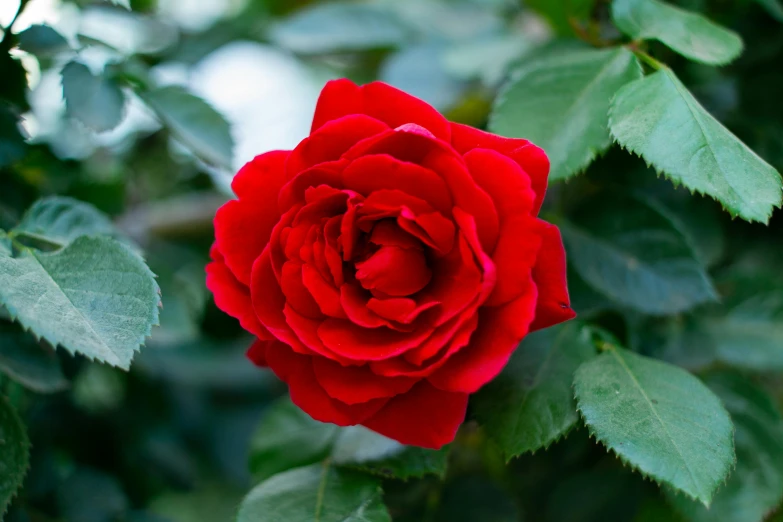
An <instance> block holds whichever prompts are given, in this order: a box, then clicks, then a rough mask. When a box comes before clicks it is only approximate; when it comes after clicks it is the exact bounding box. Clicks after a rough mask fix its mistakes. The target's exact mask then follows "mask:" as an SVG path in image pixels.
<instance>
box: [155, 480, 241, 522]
mask: <svg viewBox="0 0 783 522" xmlns="http://www.w3.org/2000/svg"><path fill="white" fill-rule="evenodd" d="M244 493H245V492H244V491H237V488H236V486H233V485H230V484H223V483H216V484H209V483H208V484H198V485H197V487H195V488H193V490H192V491H187V492H184V493H180V492H178V491H168V492H166V493H164V494H163V495H161V496H159V497H157V498H155V499H154V500H153V501H152V503H151V505H150V506H149V510H150V511H151V512H152V513H155V515H159V516H161V517H165V518H163V520H164V521H166V522H230V521H232V520H234V518H235V515H236V511H237V505H239V502H240V501H241V500H242V497H243V496H244ZM156 520H157V519H156Z"/></svg>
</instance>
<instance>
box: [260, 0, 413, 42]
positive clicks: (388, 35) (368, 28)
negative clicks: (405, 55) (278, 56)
mask: <svg viewBox="0 0 783 522" xmlns="http://www.w3.org/2000/svg"><path fill="white" fill-rule="evenodd" d="M271 36H272V40H273V41H274V42H275V43H276V44H278V45H280V46H282V47H285V48H288V49H290V50H292V51H294V52H297V53H303V54H327V53H333V52H337V51H362V50H367V49H378V48H385V47H397V46H400V45H402V44H403V43H405V40H406V37H407V32H406V28H405V26H404V25H403V24H402V22H401V21H400V20H399V19H398V17H397V16H395V14H394V13H393V12H391V11H390V10H388V9H386V8H384V7H381V6H377V5H372V4H366V3H352V2H333V3H324V4H316V5H313V6H312V7H308V8H305V9H302V10H300V11H297V12H296V13H295V14H293V15H292V16H290V17H289V18H287V19H285V20H284V21H282V22H280V23H279V24H278V25H276V26H275V27H274V29H273V30H272V34H271Z"/></svg>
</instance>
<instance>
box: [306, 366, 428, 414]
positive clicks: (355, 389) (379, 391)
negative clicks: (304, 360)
mask: <svg viewBox="0 0 783 522" xmlns="http://www.w3.org/2000/svg"><path fill="white" fill-rule="evenodd" d="M313 370H315V378H316V379H317V380H318V384H320V385H321V387H322V388H323V389H324V390H325V391H326V393H327V394H328V395H329V396H330V397H332V398H333V399H337V400H338V401H340V402H344V403H345V404H359V403H363V402H367V401H371V400H373V399H380V398H383V397H392V396H394V395H399V394H400V393H405V392H407V391H408V390H410V389H411V388H412V387H413V385H414V384H416V381H417V380H418V379H412V378H409V377H381V376H379V375H375V374H374V373H372V372H371V371H370V369H369V368H368V367H367V366H343V365H341V364H339V363H336V362H334V361H331V360H329V359H324V358H322V357H316V358H314V359H313Z"/></svg>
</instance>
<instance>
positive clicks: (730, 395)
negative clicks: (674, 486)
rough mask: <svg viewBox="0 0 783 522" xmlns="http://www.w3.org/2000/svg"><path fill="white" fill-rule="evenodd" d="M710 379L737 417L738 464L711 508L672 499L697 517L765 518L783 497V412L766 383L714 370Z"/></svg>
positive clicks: (713, 520)
mask: <svg viewBox="0 0 783 522" xmlns="http://www.w3.org/2000/svg"><path fill="white" fill-rule="evenodd" d="M707 384H708V385H709V386H710V388H712V390H713V391H714V392H715V393H717V394H718V396H719V397H720V398H721V399H722V400H723V403H724V404H725V405H726V408H727V409H728V410H729V413H730V414H731V417H732V420H733V421H734V427H735V433H734V439H735V440H736V445H737V467H736V468H735V469H734V471H733V472H732V473H731V475H730V476H729V480H728V481H727V482H726V484H725V485H723V486H722V487H721V488H720V489H719V490H718V492H717V493H716V494H715V498H714V499H713V501H712V505H711V506H710V509H709V510H707V509H705V508H704V507H703V506H702V505H700V504H698V503H696V502H692V501H689V500H688V499H686V498H684V497H681V496H678V495H669V499H670V500H671V502H672V503H673V504H674V506H675V507H676V508H677V509H678V510H679V511H680V512H681V513H682V515H683V516H684V517H685V519H686V520H689V521H692V522H702V521H703V522H761V521H762V520H764V519H765V517H766V516H767V514H769V513H770V512H771V511H772V510H774V509H775V508H776V507H777V506H778V504H779V503H780V501H781V500H783V445H781V443H780V441H783V418H781V416H780V412H779V411H778V408H777V407H776V406H775V403H774V401H773V400H772V398H771V397H769V395H767V392H766V391H765V390H764V389H763V388H760V387H758V386H756V385H755V384H753V383H752V382H750V381H748V380H746V379H745V378H743V377H741V376H739V375H737V374H731V373H722V374H717V375H712V376H709V377H708V378H707Z"/></svg>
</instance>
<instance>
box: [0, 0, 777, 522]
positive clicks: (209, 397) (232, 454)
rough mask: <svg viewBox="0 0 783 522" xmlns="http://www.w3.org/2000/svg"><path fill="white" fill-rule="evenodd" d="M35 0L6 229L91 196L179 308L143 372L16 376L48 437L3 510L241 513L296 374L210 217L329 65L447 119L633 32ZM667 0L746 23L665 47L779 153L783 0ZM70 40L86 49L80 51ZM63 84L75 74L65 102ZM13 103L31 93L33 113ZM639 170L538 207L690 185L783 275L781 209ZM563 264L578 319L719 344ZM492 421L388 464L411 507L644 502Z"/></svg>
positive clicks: (191, 520) (599, 175)
mask: <svg viewBox="0 0 783 522" xmlns="http://www.w3.org/2000/svg"><path fill="white" fill-rule="evenodd" d="M22 3H23V7H24V9H23V10H22V11H21V14H19V15H18V16H17V13H18V12H19V10H20V1H19V0H0V28H6V30H8V27H9V25H10V24H11V23H12V22H13V26H12V28H11V29H10V30H11V31H12V32H13V33H14V34H19V35H20V37H19V41H20V45H19V46H18V47H15V48H14V49H12V50H11V51H10V53H11V56H12V57H13V59H12V60H11V61H10V62H9V61H8V58H7V57H6V56H5V55H6V51H8V49H0V51H1V52H0V60H2V62H0V98H4V99H6V100H9V101H10V104H8V106H6V105H0V138H2V139H0V176H1V177H0V228H8V227H10V226H12V225H13V223H15V222H16V221H17V220H18V219H19V217H20V216H21V214H22V213H23V212H24V210H25V209H26V208H28V207H29V206H30V204H31V203H32V202H33V201H35V200H36V199H38V198H39V197H41V196H46V195H51V194H59V195H63V196H69V197H73V198H77V199H79V200H82V201H87V202H89V203H92V204H93V205H95V206H96V207H98V208H99V209H100V210H102V211H104V212H105V213H107V214H108V215H109V216H111V217H112V218H113V219H114V220H115V221H116V222H117V223H118V224H119V227H120V229H121V230H122V232H123V233H124V234H126V235H127V236H129V237H130V238H131V239H132V240H133V241H135V242H136V243H138V244H139V245H141V247H142V248H143V249H144V252H145V255H146V258H147V260H148V262H149V264H150V267H151V268H152V270H153V271H154V272H155V273H156V274H157V275H158V281H159V283H160V286H161V288H162V295H163V309H162V312H161V325H160V327H157V328H155V329H154V330H153V335H152V337H151V339H149V340H148V342H147V345H146V347H144V348H143V349H142V351H141V353H140V354H139V355H137V357H136V359H135V360H134V364H133V367H132V370H131V371H130V372H129V373H124V372H121V371H119V370H115V369H113V368H110V367H108V366H105V365H100V364H94V363H91V362H89V361H87V360H86V359H82V358H78V357H77V358H74V357H71V356H68V355H63V354H62V353H59V352H58V355H59V357H60V362H61V368H62V369H61V372H62V375H61V380H60V385H59V386H57V387H54V388H51V389H47V390H45V391H47V392H50V393H49V394H48V395H46V396H45V397H44V398H41V397H40V396H38V397H34V398H33V397H32V396H29V395H25V394H23V393H22V391H21V390H18V391H17V400H18V401H21V402H22V403H24V404H26V406H27V410H26V411H27V414H26V420H27V422H28V426H29V430H30V436H31V439H32V443H33V448H34V450H33V453H32V459H33V462H32V467H31V470H30V473H29V474H28V476H27V479H26V483H25V487H24V489H23V491H22V492H21V494H20V497H19V498H18V499H17V500H16V501H15V502H14V503H13V504H12V508H11V512H10V513H9V514H8V515H7V518H6V520H8V521H10V522H54V521H67V522H110V521H126V522H166V521H168V522H229V521H231V520H233V517H234V514H235V510H236V506H237V505H238V503H239V501H240V500H241V498H242V496H243V495H244V494H245V493H246V492H247V491H248V490H249V489H250V487H251V485H252V484H253V480H252V477H251V474H250V472H249V471H248V465H247V460H248V454H249V448H250V447H251V444H252V437H253V432H254V430H255V428H256V426H257V425H258V422H259V419H260V418H261V416H262V413H263V410H264V408H265V407H266V406H267V405H268V404H269V403H270V402H271V401H272V400H273V399H274V398H276V397H279V396H280V395H282V394H284V393H285V389H284V387H283V386H282V385H280V384H279V383H278V382H277V381H276V379H275V378H274V377H273V376H271V375H270V374H268V373H266V372H265V371H262V370H259V369H257V368H254V367H253V366H252V365H251V364H250V363H248V362H247V361H246V360H245V358H244V351H245V349H246V348H247V346H249V343H250V341H251V340H250V339H249V338H248V337H247V336H246V335H245V334H244V333H243V332H242V330H241V329H240V328H239V325H238V324H237V322H236V321H234V320H233V319H231V318H229V317H227V316H225V315H224V314H222V313H221V312H220V311H218V310H217V309H216V308H215V306H214V303H213V302H212V301H211V298H210V296H209V295H208V292H207V291H206V288H205V287H204V265H205V264H206V262H207V260H208V249H209V246H210V243H211V241H212V238H213V232H212V222H211V220H212V217H213V216H214V212H215V210H216V209H217V208H218V206H220V205H221V204H222V203H223V202H224V201H226V200H227V199H228V198H230V197H231V192H230V187H229V184H230V180H231V176H232V175H233V173H234V172H235V171H236V169H238V168H239V167H240V166H241V165H242V164H243V163H245V162H246V161H248V160H250V159H251V158H252V157H253V156H255V155H257V154H259V153H262V152H265V151H268V150H272V149H290V148H293V147H294V146H295V145H296V144H297V143H298V142H299V141H300V140H301V139H302V138H304V137H305V136H306V135H307V134H308V131H309V126H310V120H311V118H312V113H313V109H314V106H315V101H316V98H317V95H318V92H319V91H320V89H321V87H322V86H323V84H324V82H325V81H327V80H328V79H331V78H338V77H349V78H351V79H353V80H354V81H356V82H360V83H361V82H368V81H372V80H375V79H380V80H383V81H385V82H388V83H390V84H392V85H395V86H397V87H399V88H401V89H403V90H405V91H407V92H409V93H411V94H413V95H415V96H418V97H420V98H423V99H424V100H426V101H427V102H429V103H431V104H432V105H434V106H435V107H436V108H437V109H439V110H441V111H442V112H444V113H445V114H446V116H447V117H448V118H449V119H451V120H453V121H458V122H463V123H467V124H470V125H474V126H477V127H484V126H485V125H486V123H487V120H488V117H489V114H490V111H491V108H492V104H493V101H494V100H495V97H496V95H497V92H498V89H499V88H500V87H501V86H502V85H503V83H504V81H505V80H506V79H507V74H508V72H509V71H510V70H512V69H513V68H514V67H515V66H516V64H519V63H522V62H524V60H526V59H527V58H528V57H530V56H533V55H536V54H538V53H542V52H549V51H551V50H553V49H557V48H558V46H568V45H574V44H573V42H576V41H577V40H578V39H581V40H588V41H589V40H591V39H595V38H599V39H613V38H618V37H619V34H618V33H617V31H616V29H613V28H612V26H611V24H610V23H607V22H606V20H607V15H606V10H607V4H608V2H603V1H602V0H598V1H597V2H595V3H593V2H577V3H578V4H580V5H582V4H584V5H585V6H587V7H586V8H584V9H582V8H580V9H581V10H580V11H579V12H576V13H574V12H571V11H570V10H569V8H568V6H567V5H566V4H570V2H567V1H566V2H559V1H557V0H528V1H527V2H520V1H517V0H375V1H367V2H327V1H306V0H130V1H128V0H113V1H108V0H107V1H79V0H74V1H70V0H29V1H27V0H22ZM674 3H679V4H680V5H682V6H685V7H688V8H690V9H696V10H699V11H701V12H703V13H706V14H708V16H710V17H712V18H713V19H715V20H717V21H719V22H721V23H723V24H725V25H727V26H728V27H731V28H733V29H734V30H736V31H738V32H739V33H740V34H741V35H742V37H743V39H744V41H745V46H746V51H745V53H744V55H743V56H742V58H740V59H739V60H738V61H737V62H736V63H734V64H732V65H731V66H730V67H727V68H721V69H716V68H709V67H706V66H702V65H698V64H689V63H686V62H685V60H684V59H682V58H677V57H676V56H675V55H674V54H673V53H671V52H668V51H666V50H665V49H663V48H660V49H658V48H656V49H655V50H656V51H660V53H659V54H658V55H657V56H658V57H661V58H662V59H665V61H667V63H669V64H671V65H672V66H674V67H675V69H676V70H677V72H678V75H680V77H681V78H683V81H685V82H686V83H687V84H688V85H689V87H690V88H691V89H692V90H693V92H694V93H695V94H696V96H697V97H698V99H699V100H700V101H701V102H702V103H703V104H704V105H705V107H707V108H708V109H709V110H710V112H711V113H712V114H713V115H715V116H716V117H717V118H719V119H720V120H721V121H723V122H724V123H725V124H726V125H727V126H729V127H730V128H731V130H732V131H733V132H735V133H736V134H737V135H738V136H740V137H741V138H742V139H743V140H745V141H746V143H748V144H749V145H750V146H751V148H753V149H754V150H755V151H756V152H757V153H758V154H759V155H761V156H762V157H764V158H765V159H766V160H767V161H768V162H770V163H772V164H773V165H774V166H775V167H776V168H778V170H780V169H781V168H783V104H782V103H781V102H780V93H781V92H783V25H781V24H780V23H779V22H778V21H776V20H775V16H779V17H780V18H781V19H783V11H782V12H778V11H776V7H775V6H777V5H778V4H776V3H775V2H764V1H761V0H759V1H751V0H709V1H708V0H679V2H674ZM41 25H45V26H47V27H49V28H51V29H52V30H53V31H47V30H44V29H40V28H39V29H36V27H40V26H41ZM31 28H32V30H29V29H31ZM26 30H27V31H26ZM24 34H26V35H27V36H25V37H22V36H21V35H24ZM73 60H78V62H79V63H81V64H84V65H85V66H86V69H80V70H76V69H73V68H71V67H70V66H68V67H66V64H69V62H71V61H73ZM19 66H21V67H23V72H21V73H20V72H19V71H20V69H19ZM20 74H21V78H22V80H21V82H22V84H21V85H22V88H21V90H20V89H19V81H18V78H20ZM25 82H26V85H27V86H28V87H29V92H27V93H26V94H25V93H24V85H25ZM69 86H70V87H69ZM64 87H65V89H66V91H67V90H68V89H69V88H72V89H74V92H75V93H77V94H74V95H73V97H72V99H69V106H68V107H66V103H65V101H64V98H63V88H64ZM20 92H21V93H22V95H21V96H20ZM79 92H83V93H90V95H85V96H81V97H80V96H79V95H78V93H79ZM9 114H21V116H22V119H21V128H20V129H17V128H16V126H15V125H14V120H13V119H12V118H10V117H9V116H8V115H9ZM73 115H77V116H78V117H79V118H78V119H79V120H80V121H77V119H75V118H73V117H71V116H73ZM84 121H88V122H92V123H93V124H92V125H85V124H84V123H83V122H84ZM25 139H26V144H25ZM646 169H647V168H646V166H645V165H644V163H643V162H642V161H641V160H638V159H635V158H632V157H630V156H628V155H627V154H625V153H624V152H622V151H619V150H617V148H615V149H613V150H612V151H610V152H609V153H608V154H607V155H605V156H604V157H603V158H601V159H599V160H598V161H597V162H595V163H594V164H593V165H592V166H591V167H590V169H589V170H588V172H587V173H586V174H585V175H581V176H579V177H577V178H572V179H570V180H569V181H568V183H562V182H561V183H559V184H558V185H556V186H555V187H554V188H552V189H551V192H550V196H549V197H548V207H547V208H546V209H545V211H546V212H562V211H563V209H566V208H569V206H570V205H572V204H574V202H576V201H578V200H579V199H580V198H581V197H582V196H583V195H585V194H592V193H595V192H596V191H597V190H598V189H597V187H600V188H601V189H603V188H606V187H610V188H613V189H616V188H618V187H619V188H620V189H624V188H626V187H628V186H632V187H634V188H635V189H638V188H640V187H641V188H642V189H644V190H649V191H650V192H651V193H656V194H661V195H662V197H663V198H665V199H666V200H667V201H673V202H675V203H672V207H673V208H680V207H678V206H677V205H680V203H681V204H682V208H686V207H687V209H688V210H687V212H688V214H687V215H689V216H693V217H692V218H691V220H690V221H689V222H688V223H686V224H685V226H686V227H690V230H691V231H692V233H693V235H694V237H696V238H697V239H698V238H701V239H702V241H701V242H700V245H701V247H703V248H702V252H703V253H704V256H705V262H707V263H708V264H709V265H710V266H712V267H715V269H716V270H723V269H724V268H725V267H731V269H732V270H735V269H736V267H738V266H739V267H740V268H742V267H751V268H750V269H751V272H752V275H753V281H754V283H753V284H756V285H758V286H759V287H765V286H766V287H767V288H769V287H770V286H772V287H773V288H781V286H779V281H780V274H779V260H780V259H782V258H781V257H777V256H778V255H779V254H780V249H779V245H780V237H781V236H780V232H781V226H780V219H779V218H773V222H772V226H771V228H768V229H767V228H765V227H763V226H761V225H748V224H746V223H742V222H736V221H732V220H730V219H729V216H728V214H726V213H724V212H722V211H721V210H720V207H719V205H718V204H716V203H714V202H712V201H711V200H706V199H702V198H698V199H694V200H693V201H692V202H691V200H688V201H689V202H685V200H684V199H683V198H681V197H680V195H681V192H684V191H676V190H675V189H674V188H673V186H672V185H671V184H670V183H668V182H665V181H662V180H659V179H658V178H657V177H656V176H655V174H654V173H652V172H646V174H647V175H645V176H639V175H637V174H638V173H640V172H645V171H646ZM685 194H686V195H687V192H685ZM677 202H680V203H677ZM691 205H695V206H696V207H698V210H697V211H693V212H691V209H692V207H691ZM683 215H685V214H683ZM683 219H684V220H685V221H688V220H687V219H686V218H683ZM775 259H777V260H778V264H777V265H776V264H775V261H774V260H775ZM732 273H734V272H732ZM743 273H744V272H743ZM569 277H570V279H571V285H570V286H571V292H572V299H573V301H574V305H575V308H576V309H577V311H578V312H579V313H580V315H581V316H582V317H583V318H585V317H593V318H594V320H595V321H596V322H597V323H598V324H601V325H603V326H604V327H606V328H607V329H609V330H611V331H613V332H615V334H616V335H618V336H619V337H621V338H622V339H623V341H624V342H627V343H628V344H629V345H633V346H635V347H642V348H640V349H642V350H647V351H651V352H655V353H657V354H659V355H660V356H661V357H663V358H667V359H670V360H674V361H675V362H677V363H678V364H682V365H683V366H686V367H691V368H699V367H702V366H703V365H704V364H706V363H705V360H704V357H707V358H709V355H704V353H703V352H700V351H699V350H698V346H696V345H694V344H691V345H690V346H689V347H688V350H687V351H686V352H687V353H686V352H684V351H683V350H682V346H680V345H676V344H673V341H671V337H666V341H665V342H663V341H661V340H660V339H661V334H660V332H662V331H665V332H667V335H668V334H669V333H670V332H671V331H672V328H680V330H678V331H679V332H680V337H678V338H677V339H679V342H680V344H682V343H686V344H687V341H686V340H684V339H685V336H686V335H687V334H688V331H687V329H686V327H685V326H683V325H686V326H687V324H686V323H687V321H686V320H685V319H683V318H682V317H679V318H678V319H677V320H676V321H675V320H670V319H654V320H650V319H649V318H646V317H643V316H641V315H634V314H632V313H630V312H628V311H627V310H625V309H624V307H623V306H621V305H617V304H616V303H614V302H612V300H611V299H610V298H609V297H607V296H604V295H601V294H599V293H597V292H595V291H594V290H592V289H590V288H589V287H588V286H587V285H586V284H585V283H584V282H583V281H581V280H580V279H579V278H578V277H577V276H576V275H575V274H571V273H570V272H569ZM732 281H735V280H732ZM731 284H736V283H731ZM678 321H679V322H678ZM777 332H778V333H780V330H777ZM0 338H2V332H0ZM694 347H695V348H694ZM60 352H62V351H60ZM707 363H709V360H708V361H707ZM58 371H60V370H58ZM50 382H51V381H50ZM11 389H12V392H13V388H12V387H11ZM482 437H483V436H482V434H481V433H480V431H476V429H475V427H471V426H470V425H469V426H467V429H465V430H464V433H463V434H462V435H461V439H460V441H458V445H459V447H460V451H459V452H457V453H455V455H453V457H452V460H453V462H452V467H451V469H452V471H450V474H449V479H448V480H447V481H446V484H445V486H440V485H436V484H435V483H436V481H435V480H434V479H432V480H430V479H426V478H425V479H421V480H417V481H411V482H410V483H404V484H403V483H392V484H390V485H388V486H386V487H385V489H386V490H387V497H388V498H387V503H388V504H389V506H390V509H391V511H392V513H393V515H394V516H395V520H410V521H416V520H437V521H444V522H446V521H448V522H460V521H482V522H483V521H513V520H521V519H523V518H524V519H526V520H553V521H555V520H557V521H559V520H564V521H565V520H567V521H572V522H573V521H590V520H626V519H628V520H632V519H634V517H636V516H637V513H639V512H642V511H644V509H643V507H644V506H645V505H647V503H650V502H652V501H650V498H653V497H655V495H656V494H655V493H654V492H653V488H652V487H651V485H650V483H649V482H646V481H644V480H643V479H642V478H641V477H640V476H638V475H633V474H631V472H630V471H629V470H627V469H626V468H624V467H623V466H622V465H621V464H620V463H619V461H616V460H615V459H614V458H612V457H609V456H608V455H607V454H606V452H605V450H603V449H602V448H600V447H598V446H596V445H595V444H594V443H593V442H592V441H591V440H590V439H589V438H588V437H587V436H586V433H585V432H584V428H581V429H580V430H579V431H578V432H577V433H573V434H571V435H570V436H569V437H568V438H567V439H566V440H565V441H562V442H559V443H557V444H556V445H555V446H553V448H551V449H550V450H549V451H547V452H545V453H540V454H536V455H532V456H524V457H522V458H520V459H516V460H515V461H513V462H512V463H511V465H510V466H508V467H506V466H505V465H504V463H503V461H502V459H501V457H500V456H499V454H497V453H495V452H493V450H492V448H491V446H488V445H486V444H484V443H483V438H482ZM588 471H589V473H588ZM598 477H600V479H599V478H598ZM433 491H435V493H433ZM433 495H436V497H437V499H438V502H437V503H436V507H434V508H433V507H432V505H435V504H433V500H432V499H433V498H436V497H433ZM650 505H651V506H653V507H651V508H650V510H649V512H650V513H653V515H649V516H650V517H653V516H657V517H659V518H647V520H671V519H673V518H670V517H674V515H671V514H662V515H655V510H657V509H659V507H658V505H657V504H655V505H653V504H650ZM645 509H646V508H645ZM660 509H663V508H660ZM644 512H645V513H646V512H648V511H644ZM629 517H630V518H629ZM639 520H641V519H639Z"/></svg>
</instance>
